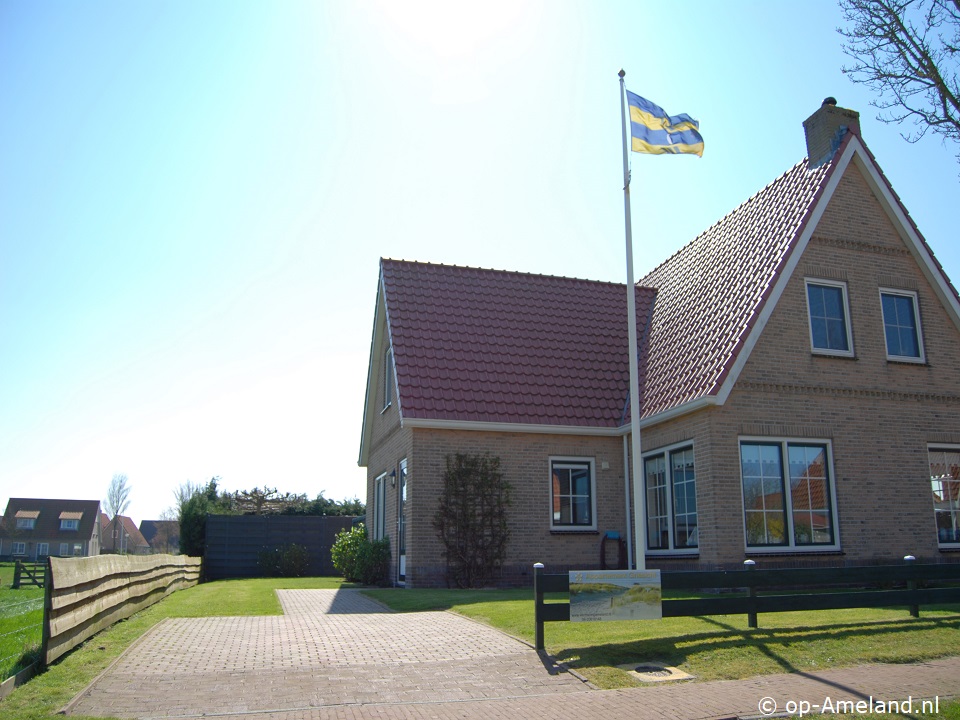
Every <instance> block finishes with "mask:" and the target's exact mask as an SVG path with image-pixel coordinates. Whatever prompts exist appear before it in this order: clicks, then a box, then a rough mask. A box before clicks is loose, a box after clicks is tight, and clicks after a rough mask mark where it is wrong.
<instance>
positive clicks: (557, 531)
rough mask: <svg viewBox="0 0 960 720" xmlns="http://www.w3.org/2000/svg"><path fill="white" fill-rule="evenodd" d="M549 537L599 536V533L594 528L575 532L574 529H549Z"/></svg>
mask: <svg viewBox="0 0 960 720" xmlns="http://www.w3.org/2000/svg"><path fill="white" fill-rule="evenodd" d="M550 534H551V535H599V534H600V531H599V530H597V529H595V528H584V529H583V530H577V529H575V528H570V529H566V528H550Z"/></svg>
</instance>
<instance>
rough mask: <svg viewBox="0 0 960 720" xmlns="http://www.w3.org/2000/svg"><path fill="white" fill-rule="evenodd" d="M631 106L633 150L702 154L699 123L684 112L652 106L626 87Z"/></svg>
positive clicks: (658, 153) (653, 153) (650, 153)
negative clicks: (671, 111) (669, 113)
mask: <svg viewBox="0 0 960 720" xmlns="http://www.w3.org/2000/svg"><path fill="white" fill-rule="evenodd" d="M627 103H628V104H629V106H630V136H631V138H632V139H633V143H632V148H631V149H632V150H633V151H634V152H638V153H647V154H648V155H664V154H674V155H676V154H680V153H689V154H691V155H698V156H699V157H703V138H702V137H701V136H700V133H699V132H698V130H699V129H700V123H698V122H697V121H696V120H694V119H693V118H692V117H690V116H689V115H687V114H683V115H667V113H666V111H665V110H664V109H663V108H662V107H660V106H659V105H654V104H653V103H652V102H650V101H649V100H646V99H644V98H642V97H640V96H639V95H634V94H633V93H632V92H630V91H629V90H627Z"/></svg>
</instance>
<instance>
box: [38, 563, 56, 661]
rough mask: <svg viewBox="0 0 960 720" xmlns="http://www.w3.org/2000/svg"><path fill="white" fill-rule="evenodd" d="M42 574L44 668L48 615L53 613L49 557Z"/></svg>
mask: <svg viewBox="0 0 960 720" xmlns="http://www.w3.org/2000/svg"><path fill="white" fill-rule="evenodd" d="M43 572H44V576H43V630H42V632H43V635H42V639H41V640H40V666H41V667H46V666H47V649H48V647H49V645H50V615H51V613H52V611H53V569H52V568H51V563H50V557H49V556H48V557H47V562H46V563H45V567H44V571H43Z"/></svg>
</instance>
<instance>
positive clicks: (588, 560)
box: [360, 104, 960, 586]
mask: <svg viewBox="0 0 960 720" xmlns="http://www.w3.org/2000/svg"><path fill="white" fill-rule="evenodd" d="M804 129H805V134H806V139H807V148H808V155H809V156H810V157H812V158H815V160H814V161H812V162H811V161H810V160H803V161H801V162H800V163H798V164H797V165H795V166H794V167H793V168H791V169H789V170H788V171H787V172H786V173H784V174H783V175H782V176H780V177H779V178H777V179H776V180H774V181H773V182H772V183H771V184H770V185H768V186H767V187H766V188H764V189H763V190H761V191H760V192H759V193H757V194H756V195H754V196H753V197H752V198H750V199H749V200H747V201H746V202H744V203H743V204H742V205H741V206H739V207H738V208H736V209H735V210H733V211H732V212H731V213H730V214H729V215H727V216H726V217H725V218H723V219H722V220H720V221H719V222H718V223H716V224H715V225H713V226H712V227H710V228H709V229H708V230H706V231H705V232H704V233H702V234H701V235H700V236H698V237H697V238H696V239H694V240H693V241H692V242H691V243H689V244H688V245H686V246H685V247H683V248H682V249H681V250H679V251H678V252H677V253H676V254H674V255H673V256H672V257H670V258H669V259H668V260H667V261H666V262H664V263H663V264H662V265H660V266H659V267H657V268H655V269H654V270H653V271H651V272H650V273H648V274H647V275H646V276H645V277H643V278H642V279H641V280H640V282H639V283H638V284H637V287H636V288H635V293H636V297H637V301H638V320H637V331H638V344H639V348H638V350H639V356H640V367H639V371H640V372H639V375H640V397H641V400H640V403H641V405H640V409H639V411H640V413H641V418H640V426H641V444H642V448H643V453H642V454H643V467H642V468H641V469H640V470H641V472H640V473H638V475H639V478H638V484H639V487H637V488H634V487H632V484H631V483H630V481H629V475H630V474H629V473H628V472H626V470H627V469H628V468H629V457H628V452H627V449H628V447H629V436H630V413H631V408H630V407H629V402H628V397H629V392H628V387H627V383H628V365H627V351H626V344H627V339H626V338H627V328H626V289H625V287H624V286H623V285H617V284H612V283H598V282H592V281H587V280H575V279H570V278H556V277H545V276H539V275H530V274H524V273H511V272H503V271H496V270H482V269H475V268H461V267H451V266H443V265H432V264H426V263H412V262H403V261H394V260H382V261H381V265H380V279H379V285H378V291H377V306H376V313H375V318H374V330H373V339H372V345H371V355H370V366H369V373H368V384H367V394H366V400H365V410H364V421H363V430H362V435H361V446H360V464H361V465H362V466H365V467H367V468H368V503H367V508H368V510H367V517H368V521H369V522H370V530H371V534H372V535H373V536H374V537H381V536H388V537H390V539H391V546H392V549H393V553H394V564H393V570H392V579H394V580H395V581H397V582H403V583H405V584H407V585H417V586H421V585H438V584H443V583H444V582H445V573H446V566H445V560H444V558H443V553H442V547H441V545H440V543H439V541H438V539H437V537H436V534H435V532H434V530H433V525H432V519H433V516H434V513H435V512H436V508H437V496H438V494H439V492H440V488H441V486H442V476H443V472H444V469H445V463H446V457H447V456H450V455H453V454H455V453H457V452H467V453H480V454H490V455H495V456H498V457H499V458H500V459H501V467H502V470H503V473H504V475H505V477H506V479H507V480H508V481H509V482H510V483H511V485H512V488H513V505H512V507H511V509H510V521H509V522H510V531H511V541H510V546H509V553H508V554H509V559H508V561H507V563H506V565H505V566H504V568H503V575H502V582H504V583H517V582H523V581H524V576H526V575H529V572H530V567H531V566H532V564H533V563H535V562H543V563H545V564H546V565H547V567H548V568H549V569H552V570H554V571H562V570H565V569H574V568H576V569H587V568H595V567H598V566H599V565H600V564H601V557H600V547H601V540H602V539H603V538H604V537H605V536H607V535H614V534H615V535H617V536H619V537H621V538H629V539H630V540H631V547H630V552H629V554H628V557H629V558H632V559H633V560H634V561H635V559H636V555H637V554H638V553H641V552H642V553H643V554H644V560H645V564H646V566H648V567H660V568H674V569H697V568H704V569H706V568H726V567H737V566H740V564H741V563H742V562H743V560H744V559H745V558H751V559H754V560H756V561H757V562H758V563H762V564H764V565H767V566H798V565H832V566H836V565H840V566H842V565H859V564H865V563H880V562H895V561H897V560H899V558H902V557H903V556H904V555H907V554H911V555H914V556H916V557H917V558H919V559H923V560H927V561H934V562H936V561H945V562H956V561H960V505H958V498H960V301H958V296H957V292H956V290H955V289H954V287H953V285H952V284H951V283H950V281H949V279H948V278H947V277H946V275H945V273H944V271H943V269H942V267H941V266H940V264H939V263H938V262H937V260H936V258H935V257H934V255H933V251H932V250H931V248H930V247H929V246H928V245H927V243H926V241H925V240H924V238H923V236H922V235H921V234H920V232H919V230H918V229H917V227H916V226H915V225H914V223H913V221H912V219H911V218H910V216H909V214H908V213H907V211H906V209H905V208H904V207H903V206H902V204H901V203H900V200H899V198H898V197H897V195H896V194H895V193H894V191H893V189H892V187H891V186H890V183H889V182H888V180H887V178H886V177H885V176H884V174H883V172H882V171H881V169H880V167H879V165H878V164H877V161H876V159H875V158H874V157H873V155H872V154H871V153H870V152H869V150H867V148H866V145H865V144H864V142H863V140H862V139H861V137H860V129H859V122H858V116H857V114H856V113H855V112H853V111H850V110H845V109H843V108H838V107H836V106H835V105H833V104H824V106H823V107H821V108H820V109H819V110H818V111H817V112H816V113H814V114H813V115H812V116H811V117H810V118H808V119H807V121H806V122H805V123H804ZM638 492H642V493H643V496H644V498H645V503H644V511H643V513H642V516H641V517H635V516H634V509H635V505H636V504H635V503H634V498H635V497H636V494H637V493H638ZM881 539H882V541H881ZM610 561H611V558H610V557H605V558H603V562H610Z"/></svg>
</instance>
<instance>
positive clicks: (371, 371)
mask: <svg viewBox="0 0 960 720" xmlns="http://www.w3.org/2000/svg"><path fill="white" fill-rule="evenodd" d="M381 328H385V331H383V332H381ZM388 345H389V346H390V347H391V348H392V347H393V341H392V338H391V336H390V316H389V314H388V312H387V304H386V295H385V291H384V283H383V268H382V266H381V269H380V282H379V284H378V286H377V303H376V308H375V310H374V313H373V333H372V336H371V338H370V360H369V362H368V364H367V389H366V392H365V393H364V398H363V426H362V428H361V431H360V454H359V456H358V458H357V465H359V466H360V467H366V466H367V462H368V460H369V457H370V440H371V436H372V434H373V423H374V417H375V416H376V415H379V414H380V413H381V411H382V410H383V408H377V407H374V405H376V399H377V388H379V387H380V385H381V384H382V383H381V369H382V367H383V357H384V353H385V352H386V349H387V346H388ZM390 359H391V361H392V362H393V384H394V387H393V399H394V402H395V403H396V405H397V412H398V413H401V411H400V392H399V386H398V384H397V361H396V358H395V357H394V356H393V353H391V354H390ZM400 417H401V418H402V417H403V414H402V413H401V414H400Z"/></svg>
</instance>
